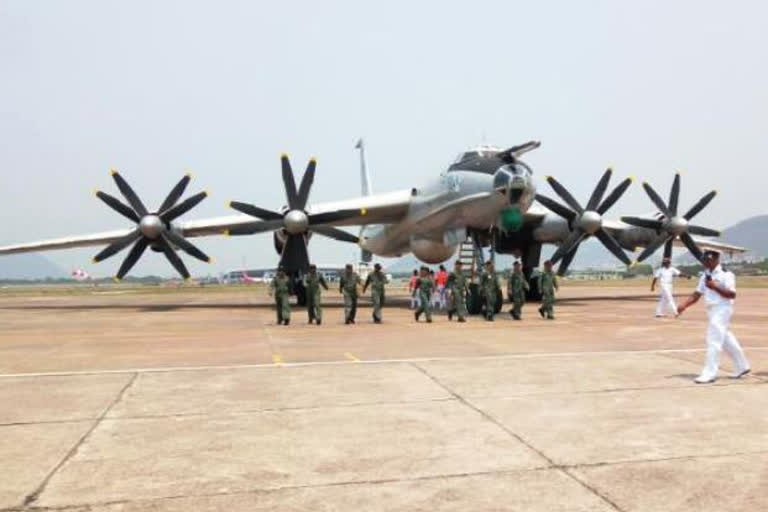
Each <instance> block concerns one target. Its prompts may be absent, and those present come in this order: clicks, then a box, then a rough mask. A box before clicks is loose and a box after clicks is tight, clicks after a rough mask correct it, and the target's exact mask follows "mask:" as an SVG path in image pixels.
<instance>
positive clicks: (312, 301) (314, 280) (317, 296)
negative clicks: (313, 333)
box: [304, 272, 328, 325]
mask: <svg viewBox="0 0 768 512" xmlns="http://www.w3.org/2000/svg"><path fill="white" fill-rule="evenodd" d="M321 287H323V288H325V289H326V290H327V289H328V284H327V283H326V282H325V278H324V277H323V274H318V273H317V272H315V273H314V274H313V273H311V272H310V273H308V274H307V275H305V276H304V288H306V290H307V314H309V323H312V321H316V322H317V325H320V323H321V322H322V321H323V306H322V290H321Z"/></svg>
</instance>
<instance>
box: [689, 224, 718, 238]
mask: <svg viewBox="0 0 768 512" xmlns="http://www.w3.org/2000/svg"><path fill="white" fill-rule="evenodd" d="M688 232H689V233H691V234H692V235H700V236H720V232H719V231H718V230H716V229H710V228H705V227H704V226H693V225H688Z"/></svg>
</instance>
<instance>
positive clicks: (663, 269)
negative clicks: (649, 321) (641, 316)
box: [651, 258, 684, 318]
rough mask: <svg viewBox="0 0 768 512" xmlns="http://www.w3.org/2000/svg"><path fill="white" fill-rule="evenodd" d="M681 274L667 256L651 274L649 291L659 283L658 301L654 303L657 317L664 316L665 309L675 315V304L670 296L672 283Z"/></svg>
mask: <svg viewBox="0 0 768 512" xmlns="http://www.w3.org/2000/svg"><path fill="white" fill-rule="evenodd" d="M681 275H684V274H683V273H682V272H680V271H679V270H677V269H676V268H675V267H673V266H672V264H671V262H670V260H669V258H664V259H663V260H661V266H660V267H659V268H658V269H657V270H656V272H655V273H654V274H653V282H651V291H654V289H655V288H656V283H657V282H658V283H659V303H658V304H657V305H656V317H657V318H659V317H662V316H664V313H665V311H667V310H669V311H670V312H671V313H672V314H673V315H675V316H677V305H676V304H675V298H674V297H673V296H672V283H673V282H674V280H675V278H676V277H678V276H681Z"/></svg>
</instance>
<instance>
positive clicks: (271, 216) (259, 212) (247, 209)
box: [229, 201, 283, 220]
mask: <svg viewBox="0 0 768 512" xmlns="http://www.w3.org/2000/svg"><path fill="white" fill-rule="evenodd" d="M229 207H230V208H232V209H234V210H237V211H239V212H240V213H244V214H246V215H250V216H251V217H256V218H257V219H264V220H278V219H282V218H283V216H282V215H280V214H279V213H277V212H273V211H272V210H265V209H264V208H259V207H258V206H254V205H252V204H248V203H241V202H240V201H232V202H230V203H229Z"/></svg>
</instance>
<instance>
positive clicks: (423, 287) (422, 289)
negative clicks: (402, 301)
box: [416, 277, 435, 322]
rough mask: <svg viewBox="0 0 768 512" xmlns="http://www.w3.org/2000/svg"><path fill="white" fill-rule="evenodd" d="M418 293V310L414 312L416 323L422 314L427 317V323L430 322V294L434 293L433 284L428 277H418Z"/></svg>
mask: <svg viewBox="0 0 768 512" xmlns="http://www.w3.org/2000/svg"><path fill="white" fill-rule="evenodd" d="M416 289H417V290H418V293H419V309H417V310H416V321H417V322H418V321H419V317H420V316H421V314H422V313H424V316H425V317H427V322H431V321H432V294H433V293H435V282H434V281H433V280H432V278H430V277H419V282H418V284H417V285H416Z"/></svg>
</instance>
